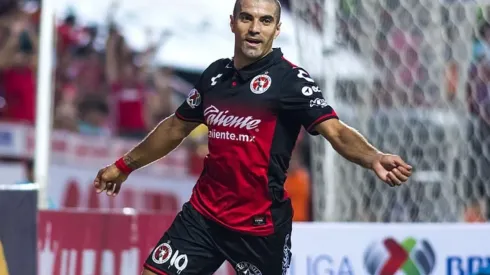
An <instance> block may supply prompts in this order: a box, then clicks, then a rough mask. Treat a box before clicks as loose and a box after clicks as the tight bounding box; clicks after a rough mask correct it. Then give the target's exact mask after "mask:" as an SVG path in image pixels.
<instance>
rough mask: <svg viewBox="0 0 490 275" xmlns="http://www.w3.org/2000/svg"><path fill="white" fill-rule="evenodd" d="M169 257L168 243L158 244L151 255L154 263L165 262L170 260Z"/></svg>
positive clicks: (170, 255) (170, 248)
mask: <svg viewBox="0 0 490 275" xmlns="http://www.w3.org/2000/svg"><path fill="white" fill-rule="evenodd" d="M170 257H172V247H170V245H169V244H168V243H162V244H161V245H159V246H158V247H157V248H156V249H155V251H153V254H152V256H151V258H152V260H153V261H154V262H155V263H156V264H163V263H166V262H168V260H170Z"/></svg>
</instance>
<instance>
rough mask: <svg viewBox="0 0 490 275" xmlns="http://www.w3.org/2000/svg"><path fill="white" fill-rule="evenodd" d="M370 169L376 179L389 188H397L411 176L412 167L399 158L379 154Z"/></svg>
mask: <svg viewBox="0 0 490 275" xmlns="http://www.w3.org/2000/svg"><path fill="white" fill-rule="evenodd" d="M371 169H373V171H374V172H375V173H376V175H377V176H378V178H380V179H381V180H382V181H384V182H386V183H387V184H388V185H390V186H399V185H401V184H402V183H403V182H405V181H407V180H408V178H409V177H410V176H411V175H412V166H410V165H408V164H407V163H405V162H404V161H403V160H402V159H401V158H400V157H399V156H395V155H389V154H379V155H378V156H377V157H376V158H375V159H374V161H373V163H372V166H371Z"/></svg>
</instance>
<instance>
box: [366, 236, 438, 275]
mask: <svg viewBox="0 0 490 275" xmlns="http://www.w3.org/2000/svg"><path fill="white" fill-rule="evenodd" d="M435 265H436V256H435V253H434V249H433V248H432V246H431V244H430V243H429V242H428V241H427V240H418V241H417V240H416V239H414V238H411V237H410V238H406V239H405V240H403V241H402V242H400V243H398V242H397V241H396V240H395V239H393V238H387V239H385V240H383V241H381V242H379V241H377V242H374V243H372V244H371V245H370V246H369V247H368V248H367V250H366V252H365V253H364V267H365V268H366V270H367V272H368V273H369V275H395V274H397V275H398V274H405V275H430V274H432V271H433V270H434V267H435Z"/></svg>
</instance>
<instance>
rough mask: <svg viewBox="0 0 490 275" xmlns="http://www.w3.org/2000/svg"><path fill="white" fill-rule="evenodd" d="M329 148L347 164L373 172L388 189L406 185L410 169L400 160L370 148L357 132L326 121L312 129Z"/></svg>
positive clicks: (337, 123) (343, 125) (372, 147)
mask: <svg viewBox="0 0 490 275" xmlns="http://www.w3.org/2000/svg"><path fill="white" fill-rule="evenodd" d="M315 130H316V131H317V132H318V133H320V134H321V135H322V136H324V137H325V138H326V139H327V140H328V141H329V142H330V144H331V145H332V147H333V148H334V149H335V151H337V152H338V153H339V154H340V155H342V156H343V157H344V158H346V159H347V160H349V161H351V162H353V163H356V164H359V165H361V166H362V167H364V168H367V169H371V170H373V171H374V172H375V173H376V175H377V176H378V177H379V178H380V179H381V180H383V181H384V182H386V183H387V184H389V185H391V186H395V185H400V184H402V183H403V182H405V181H407V180H408V178H409V177H410V176H411V174H412V167H411V166H410V165H408V164H407V163H405V161H403V160H402V158H401V157H399V156H396V155H391V154H385V153H382V152H381V151H380V150H378V149H376V148H375V147H374V146H373V145H371V144H370V143H369V142H368V141H367V140H366V138H364V137H363V136H362V135H361V134H360V133H359V132H358V131H357V130H355V129H354V128H352V127H350V126H348V125H347V124H345V123H343V122H342V121H340V120H338V119H330V120H327V121H324V122H322V123H320V124H318V125H316V126H315Z"/></svg>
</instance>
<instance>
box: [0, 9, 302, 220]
mask: <svg viewBox="0 0 490 275" xmlns="http://www.w3.org/2000/svg"><path fill="white" fill-rule="evenodd" d="M27 3H28V4H26V2H24V1H22V2H21V1H17V0H2V1H1V2H0V121H10V122H16V123H22V124H29V125H34V123H35V120H36V112H35V106H36V74H37V69H38V66H37V60H38V51H37V50H38V42H39V24H40V20H39V19H40V5H39V2H38V1H30V2H27ZM117 8H118V1H114V2H113V5H112V6H111V8H110V9H109V10H108V12H107V20H106V24H107V25H106V26H98V25H81V24H80V23H79V20H78V18H77V14H76V13H74V12H72V13H69V14H68V15H67V16H66V17H65V18H63V19H62V20H60V21H58V22H57V23H56V26H55V28H56V30H55V38H56V39H55V43H56V45H53V46H54V47H53V49H55V51H54V53H53V54H54V59H55V70H54V72H53V81H54V87H53V88H54V99H53V100H54V109H53V127H54V128H55V129H56V130H58V131H71V132H78V133H79V134H81V135H90V136H103V137H107V138H112V137H117V138H124V139H132V140H135V141H137V140H140V139H142V138H143V137H144V136H145V135H146V134H147V133H148V131H149V130H151V129H152V128H153V127H155V126H156V125H157V124H158V123H159V122H160V121H161V120H162V119H163V118H165V117H167V116H169V115H170V114H172V113H173V112H174V111H175V110H176V108H177V107H178V106H179V105H180V104H181V103H182V102H183V100H184V99H185V97H186V96H187V93H188V92H189V91H190V90H191V88H192V83H193V81H194V79H196V78H197V76H198V75H195V74H192V73H187V72H179V71H175V70H174V69H173V68H170V67H155V66H153V64H152V60H153V57H154V54H155V52H156V50H157V49H158V47H160V46H162V45H163V44H164V43H165V37H166V33H165V32H164V33H162V34H161V35H160V36H161V39H159V40H158V41H156V42H151V37H152V36H153V35H154V33H153V31H154V30H151V29H148V30H142V32H145V33H146V34H147V36H148V47H147V48H146V49H145V50H144V51H140V52H136V51H134V50H133V49H131V48H130V47H129V46H128V44H127V43H126V41H125V37H124V36H123V35H122V34H121V32H120V31H119V30H118V26H117V25H116V24H115V23H114V20H113V18H112V17H111V15H113V14H115V12H116V10H117ZM206 142H207V129H206V127H205V126H200V127H199V128H198V129H196V130H195V131H194V132H193V133H192V134H191V136H190V138H189V139H187V140H186V141H185V142H184V144H183V145H182V146H185V147H186V148H187V149H188V152H189V155H190V159H191V161H190V163H189V166H190V172H191V173H192V174H194V175H199V174H200V172H201V171H200V170H201V168H202V167H201V166H202V159H203V157H204V156H205V155H206V154H207V144H206ZM298 147H302V146H298ZM303 147H305V146H303ZM305 148H306V147H305ZM303 158H304V157H303V154H302V153H301V150H300V149H298V150H296V151H295V154H294V157H293V160H292V163H291V170H290V177H289V180H288V183H287V186H288V190H289V191H290V193H291V196H292V197H293V198H294V199H293V200H294V204H295V209H296V214H295V219H296V220H310V217H311V215H310V195H309V175H308V172H307V170H306V169H305V168H304V165H303V161H302V160H303ZM29 163H30V169H28V170H29V171H31V172H32V162H29Z"/></svg>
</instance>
